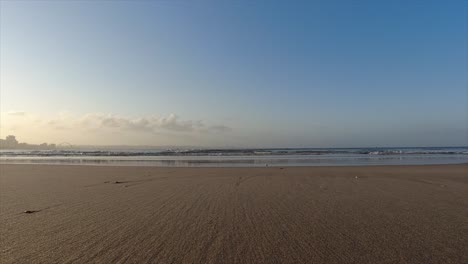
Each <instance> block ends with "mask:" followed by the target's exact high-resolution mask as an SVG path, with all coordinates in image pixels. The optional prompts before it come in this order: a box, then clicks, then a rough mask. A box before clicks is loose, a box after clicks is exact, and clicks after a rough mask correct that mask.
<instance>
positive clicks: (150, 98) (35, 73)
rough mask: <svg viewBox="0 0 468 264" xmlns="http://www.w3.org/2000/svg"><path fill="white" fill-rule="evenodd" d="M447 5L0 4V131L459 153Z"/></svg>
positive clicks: (457, 84) (460, 110) (462, 130)
mask: <svg viewBox="0 0 468 264" xmlns="http://www.w3.org/2000/svg"><path fill="white" fill-rule="evenodd" d="M467 8H468V2H467V1H464V0H452V1H442V0H440V1H431V0H424V1H423V0H414V1H398V0H396V1H386V0H380V1H379V0H377V1H375V0H360V1H345V0H342V1H337V0H332V1H329V0H327V1H325V0H323V1H319V0H316V1H292V2H291V1H270V0H268V1H267V0H265V1H262V0H253V1H241V0H238V1H227V0H226V1H208V0H201V1H188V0H185V1H184V0H175V1H168V0H159V1H158V0H155V1H144V0H142V1H85V0H83V1H43V0H40V1H8V0H5V1H0V112H1V116H0V136H1V137H2V138H4V137H5V136H7V135H9V134H13V135H16V137H17V138H18V140H19V141H22V142H28V143H42V142H49V143H62V142H69V143H71V144H74V145H78V144H90V145H152V146H206V147H374V146H376V147H378V146H381V147H383V146H466V145H468V91H467V80H468V77H467V70H468V67H467V58H468V54H467V53H468V52H467V45H468V43H467V42H468V41H467V32H468V29H467V21H468V18H467Z"/></svg>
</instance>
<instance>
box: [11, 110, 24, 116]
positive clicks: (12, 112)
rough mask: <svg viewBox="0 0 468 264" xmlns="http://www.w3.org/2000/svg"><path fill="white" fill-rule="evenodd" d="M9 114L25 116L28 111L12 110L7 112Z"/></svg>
mask: <svg viewBox="0 0 468 264" xmlns="http://www.w3.org/2000/svg"><path fill="white" fill-rule="evenodd" d="M7 115H10V116H24V115H26V112H24V111H10V112H7Z"/></svg>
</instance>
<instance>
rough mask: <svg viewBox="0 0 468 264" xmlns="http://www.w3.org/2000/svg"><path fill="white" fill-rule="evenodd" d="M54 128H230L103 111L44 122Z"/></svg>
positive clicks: (188, 130) (174, 117)
mask: <svg viewBox="0 0 468 264" xmlns="http://www.w3.org/2000/svg"><path fill="white" fill-rule="evenodd" d="M45 124H46V125H48V126H49V127H51V128H54V129H65V128H70V129H87V130H96V129H111V130H122V131H139V132H151V133H157V132H161V131H169V132H178V133H192V132H194V133H196V132H207V131H208V132H216V133H223V132H228V131H231V130H232V129H231V128H230V127H228V126H225V125H211V126H205V124H204V123H203V121H201V120H197V121H194V120H181V119H180V118H179V116H177V115H175V114H170V115H168V116H165V117H157V116H143V117H133V118H131V117H125V116H119V115H114V114H105V113H88V114H85V115H82V116H79V117H72V116H60V117H58V118H55V119H52V120H48V121H47V122H45Z"/></svg>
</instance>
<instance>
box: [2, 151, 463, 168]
mask: <svg viewBox="0 0 468 264" xmlns="http://www.w3.org/2000/svg"><path fill="white" fill-rule="evenodd" d="M459 163H468V147H418V148H409V147H404V148H398V147H395V148H277V149H274V148H268V149H261V148H257V149H235V148H232V149H120V150H119V149H113V150H106V149H99V148H89V149H56V150H8V149H3V150H0V164H62V165H133V166H163V167H266V166H359V165H365V166H368V165H427V164H459Z"/></svg>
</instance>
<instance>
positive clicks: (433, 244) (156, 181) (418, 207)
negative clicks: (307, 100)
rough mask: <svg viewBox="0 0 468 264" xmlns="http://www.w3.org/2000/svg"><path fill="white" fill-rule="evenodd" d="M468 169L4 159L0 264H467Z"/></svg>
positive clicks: (0, 183)
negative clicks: (113, 163) (106, 163)
mask: <svg viewBox="0 0 468 264" xmlns="http://www.w3.org/2000/svg"><path fill="white" fill-rule="evenodd" d="M467 172H468V164H462V165H404V166H401V165H400V166H398V165H384V166H382V165H376V166H350V167H344V166H333V167H318V166H313V167H256V168H216V167H212V168H201V167H196V168H188V167H182V168H174V167H142V166H86V165H79V166H75V165H60V166H57V165H45V164H34V165H7V164H0V235H1V237H2V239H0V249H1V262H2V263H30V262H42V263H56V262H60V263H86V262H103V263H109V262H119V263H135V262H136V263H147V262H150V263H151V262H154V263H221V262H222V263H311V262H312V263H382V262H391V263H465V262H468V256H467V255H466V254H465V253H464V251H465V249H466V248H467V247H468V236H467V235H466V234H467V233H466V231H467V230H468V176H467V175H468V173H467ZM77 249H78V250H77Z"/></svg>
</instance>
